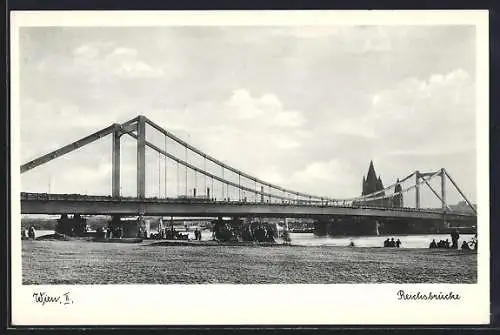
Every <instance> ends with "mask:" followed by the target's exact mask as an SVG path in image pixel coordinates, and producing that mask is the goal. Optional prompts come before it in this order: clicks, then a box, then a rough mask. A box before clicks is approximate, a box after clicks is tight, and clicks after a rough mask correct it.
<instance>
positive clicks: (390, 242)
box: [384, 237, 401, 248]
mask: <svg viewBox="0 0 500 335" xmlns="http://www.w3.org/2000/svg"><path fill="white" fill-rule="evenodd" d="M400 246H401V241H400V240H399V238H398V240H397V241H394V237H393V238H391V239H390V240H389V238H387V240H385V241H384V248H399V247H400Z"/></svg>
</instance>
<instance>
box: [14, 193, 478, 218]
mask: <svg viewBox="0 0 500 335" xmlns="http://www.w3.org/2000/svg"><path fill="white" fill-rule="evenodd" d="M21 214H82V215H114V214H116V215H123V216H136V215H148V216H191V217H207V216H208V217H218V216H225V217H247V216H251V217H289V218H294V217H302V218H306V217H311V218H314V217H320V216H326V217H335V216H366V217H385V218H405V219H425V220H442V219H443V212H441V211H436V210H428V209H427V210H426V209H412V208H397V209H395V208H377V207H365V206H333V205H326V204H304V203H302V204H294V203H267V202H264V203H262V202H243V201H211V200H208V199H207V200H204V199H178V198H169V199H157V198H146V199H138V198H134V197H121V198H118V199H117V198H112V197H110V196H89V195H79V194H74V195H72V194H44V193H24V192H23V193H21ZM474 218H475V215H467V214H458V213H447V214H446V219H447V220H460V221H463V220H471V219H474Z"/></svg>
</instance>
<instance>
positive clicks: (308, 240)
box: [36, 230, 474, 248]
mask: <svg viewBox="0 0 500 335" xmlns="http://www.w3.org/2000/svg"><path fill="white" fill-rule="evenodd" d="M53 233H54V231H53V230H37V231H36V236H37V237H39V236H43V235H49V234H53ZM473 236H474V235H472V234H463V235H460V239H459V240H458V245H459V246H461V245H462V242H463V241H464V240H465V241H468V242H470V241H471V240H472V238H473ZM290 237H291V238H292V244H293V245H301V246H311V247H317V246H336V247H345V246H348V245H349V244H350V243H351V241H352V242H354V245H355V246H356V247H382V246H383V245H384V241H385V240H386V239H387V238H394V240H397V239H399V240H400V241H401V243H402V244H401V248H428V247H429V243H430V242H431V241H432V240H433V239H434V240H436V242H439V241H440V240H446V239H448V241H450V244H451V236H450V235H449V234H428V235H380V236H356V237H329V236H323V237H320V236H316V235H314V234H313V233H290ZM189 238H190V239H194V232H192V231H190V232H189ZM211 239H212V233H211V232H210V231H207V230H204V231H202V240H207V241H208V240H211Z"/></svg>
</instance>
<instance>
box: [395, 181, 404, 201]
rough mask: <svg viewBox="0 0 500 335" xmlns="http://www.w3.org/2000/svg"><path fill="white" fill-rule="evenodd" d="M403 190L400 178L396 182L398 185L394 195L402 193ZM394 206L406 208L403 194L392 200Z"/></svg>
mask: <svg viewBox="0 0 500 335" xmlns="http://www.w3.org/2000/svg"><path fill="white" fill-rule="evenodd" d="M401 190H402V188H401V184H400V183H399V178H398V180H397V181H396V185H395V186H394V193H398V192H401ZM392 206H393V207H397V208H400V207H403V206H404V203H403V194H402V193H401V194H397V195H395V196H394V197H393V198H392Z"/></svg>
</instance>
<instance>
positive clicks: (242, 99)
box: [225, 89, 305, 128]
mask: <svg viewBox="0 0 500 335" xmlns="http://www.w3.org/2000/svg"><path fill="white" fill-rule="evenodd" d="M225 106H226V108H227V112H228V113H229V114H230V115H231V116H234V117H236V118H239V119H243V120H249V119H256V118H259V117H262V118H264V119H265V120H266V123H267V124H269V125H272V126H276V127H285V128H298V127H300V126H302V125H303V124H304V123H305V119H304V117H303V116H302V114H301V113H300V112H298V111H291V110H285V109H284V108H283V104H282V103H281V101H280V100H279V99H278V98H277V97H276V95H274V94H272V93H266V94H263V95H262V96H261V97H252V95H251V94H250V92H248V91H247V90H245V89H237V90H234V91H233V93H232V95H231V97H230V98H229V100H228V101H226V103H225Z"/></svg>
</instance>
